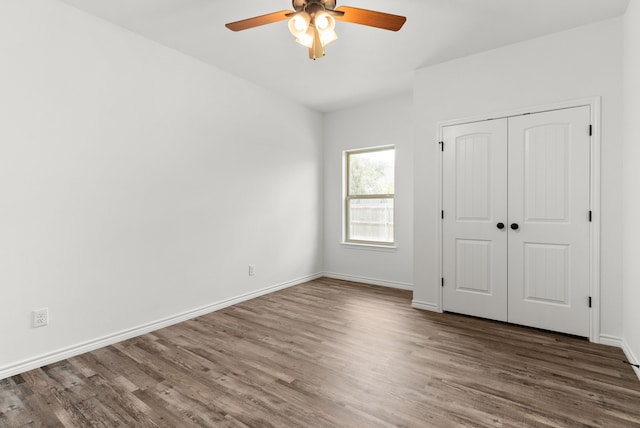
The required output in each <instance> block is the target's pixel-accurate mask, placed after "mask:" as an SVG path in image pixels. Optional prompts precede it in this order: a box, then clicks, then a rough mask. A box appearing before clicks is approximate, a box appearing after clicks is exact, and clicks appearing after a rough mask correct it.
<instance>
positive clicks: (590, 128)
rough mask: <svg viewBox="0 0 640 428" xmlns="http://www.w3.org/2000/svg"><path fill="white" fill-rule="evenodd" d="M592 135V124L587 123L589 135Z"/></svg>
mask: <svg viewBox="0 0 640 428" xmlns="http://www.w3.org/2000/svg"><path fill="white" fill-rule="evenodd" d="M592 135H593V125H589V136H592Z"/></svg>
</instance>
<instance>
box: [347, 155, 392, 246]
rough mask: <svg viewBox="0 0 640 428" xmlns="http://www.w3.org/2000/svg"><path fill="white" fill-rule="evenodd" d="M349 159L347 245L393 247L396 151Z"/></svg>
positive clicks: (353, 156) (352, 156)
mask: <svg viewBox="0 0 640 428" xmlns="http://www.w3.org/2000/svg"><path fill="white" fill-rule="evenodd" d="M345 156H346V159H345V160H346V162H345V165H346V180H345V181H346V198H345V219H346V221H345V226H346V227H345V242H349V243H361V244H374V245H393V244H394V236H393V235H394V234H393V205H394V204H393V199H394V193H395V192H394V170H395V148H394V147H393V146H391V147H389V146H387V147H378V148H373V149H364V150H354V151H349V152H346V153H345Z"/></svg>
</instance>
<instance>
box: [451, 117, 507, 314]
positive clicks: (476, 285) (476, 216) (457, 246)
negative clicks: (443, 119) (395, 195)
mask: <svg viewBox="0 0 640 428" xmlns="http://www.w3.org/2000/svg"><path fill="white" fill-rule="evenodd" d="M443 137H444V152H443V189H442V190H443V192H442V193H443V195H442V203H443V210H444V217H443V220H442V223H443V229H442V232H443V236H442V238H443V252H442V253H443V277H444V278H443V279H444V287H443V293H444V294H443V308H444V310H445V311H450V312H458V313H463V314H468V315H474V316H478V317H483V318H491V319H495V320H501V321H507V230H508V229H507V227H506V224H507V168H506V167H507V121H506V119H498V120H490V121H483V122H477V123H470V124H463V125H456V126H450V127H446V128H444V136H443ZM499 226H502V228H499Z"/></svg>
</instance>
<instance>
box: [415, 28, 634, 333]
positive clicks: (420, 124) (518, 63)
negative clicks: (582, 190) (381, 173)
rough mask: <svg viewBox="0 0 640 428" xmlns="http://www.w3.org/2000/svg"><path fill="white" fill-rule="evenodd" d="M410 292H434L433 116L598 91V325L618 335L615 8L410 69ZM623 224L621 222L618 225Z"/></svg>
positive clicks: (430, 301)
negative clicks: (582, 22)
mask: <svg viewBox="0 0 640 428" xmlns="http://www.w3.org/2000/svg"><path fill="white" fill-rule="evenodd" d="M414 89H415V93H414V105H415V118H416V136H417V138H416V147H415V165H414V170H415V174H414V175H415V182H414V186H415V200H414V205H415V213H414V216H415V230H414V233H415V235H414V236H415V237H414V239H415V255H414V256H415V258H414V289H415V292H414V300H415V302H416V303H417V304H418V305H420V304H421V305H423V306H424V307H432V308H433V307H436V306H437V305H438V301H439V293H440V274H439V264H440V260H439V247H438V244H437V243H438V221H439V220H438V218H439V214H440V213H439V211H438V205H437V202H436V201H437V200H438V196H439V193H438V192H439V189H438V183H439V177H438V171H439V156H440V153H439V146H438V144H437V141H438V140H437V138H438V135H437V130H438V128H437V125H438V123H439V122H441V121H445V120H452V119H458V118H465V117H470V116H478V115H484V114H491V113H501V112H505V111H509V110H514V109H520V108H525V107H532V106H538V105H543V104H550V103H555V102H561V101H567V100H574V99H580V98H585V97H592V96H602V129H601V131H602V134H601V135H602V163H601V167H602V177H601V178H602V200H601V202H602V212H601V214H602V216H601V221H602V229H601V234H602V242H601V244H602V270H601V286H602V293H601V294H602V295H601V305H602V306H601V333H602V335H603V336H605V337H608V338H609V339H611V340H612V341H613V340H619V339H620V337H621V335H622V315H621V310H622V303H621V302H622V295H621V293H622V289H621V280H622V277H621V272H622V267H621V259H622V225H621V223H622V222H621V220H622V216H621V214H620V210H621V208H622V195H621V192H620V189H621V186H622V173H621V166H622V144H621V141H622V21H621V18H616V19H612V20H607V21H603V22H600V23H596V24H592V25H588V26H584V27H579V28H576V29H573V30H569V31H565V32H562V33H557V34H553V35H549V36H546V37H542V38H537V39H533V40H529V41H526V42H522V43H518V44H514V45H510V46H506V47H503V48H499V49H495V50H492V51H489V52H485V53H481V54H478V55H473V56H469V57H465V58H462V59H458V60H454V61H451V62H447V63H444V64H439V65H436V66H433V67H428V68H424V69H421V70H419V71H417V72H416V75H415V88H414ZM625 233H626V232H625Z"/></svg>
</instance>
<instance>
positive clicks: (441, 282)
mask: <svg viewBox="0 0 640 428" xmlns="http://www.w3.org/2000/svg"><path fill="white" fill-rule="evenodd" d="M440 286H441V287H444V278H440Z"/></svg>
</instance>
